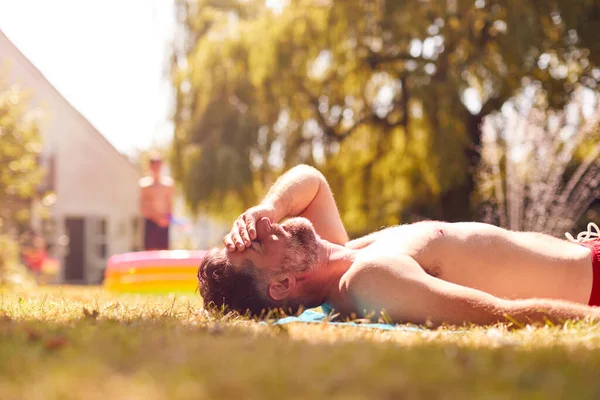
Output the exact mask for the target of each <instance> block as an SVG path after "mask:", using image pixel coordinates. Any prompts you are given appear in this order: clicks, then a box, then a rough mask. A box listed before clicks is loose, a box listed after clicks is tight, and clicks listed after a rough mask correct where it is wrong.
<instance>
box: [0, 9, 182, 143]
mask: <svg viewBox="0 0 600 400" xmlns="http://www.w3.org/2000/svg"><path fill="white" fill-rule="evenodd" d="M0 29H1V30H2V31H3V32H4V33H5V34H6V36H8V38H9V39H10V40H11V41H12V42H13V43H14V44H15V46H17V47H18V48H19V50H21V52H22V53H23V54H24V55H25V56H26V57H27V58H29V60H30V61H31V62H32V63H33V64H34V65H35V66H36V67H37V68H38V69H39V70H40V71H41V72H42V73H43V74H44V75H45V77H46V78H47V79H48V80H49V81H50V83H52V84H53V85H54V86H55V87H56V88H57V89H58V91H59V92H61V94H62V95H63V96H64V97H65V98H66V99H67V100H68V101H69V102H70V103H71V104H72V105H73V106H74V107H75V108H76V109H77V110H78V111H80V112H81V113H82V114H83V115H84V116H85V117H86V118H87V119H88V120H89V121H90V122H91V123H92V124H93V125H94V126H95V127H96V128H97V129H98V130H99V131H100V132H101V133H102V134H104V136H106V138H107V139H108V140H109V141H110V142H111V143H113V145H114V146H115V147H116V148H117V149H118V150H119V151H122V152H125V153H130V154H131V153H134V152H135V150H136V149H139V148H147V147H150V146H152V144H153V143H155V141H156V143H164V142H165V141H166V140H168V139H169V138H170V137H171V136H172V130H173V128H172V124H171V123H170V122H169V114H170V111H171V107H172V102H171V99H170V86H169V82H168V80H167V78H166V70H167V65H168V64H167V56H168V51H169V42H170V40H171V39H172V35H173V30H174V10H173V0H0Z"/></svg>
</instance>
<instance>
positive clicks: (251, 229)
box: [223, 204, 277, 252]
mask: <svg viewBox="0 0 600 400" xmlns="http://www.w3.org/2000/svg"><path fill="white" fill-rule="evenodd" d="M274 216H275V208H274V207H273V206H272V205H270V204H260V205H258V206H254V207H252V208H249V209H248V210H246V211H245V212H244V213H243V214H242V215H240V216H239V217H238V219H236V220H235V222H234V223H233V226H232V227H231V231H230V232H229V233H228V234H227V235H225V237H224V238H223V244H225V247H226V248H227V250H228V251H230V252H234V251H236V250H238V251H244V250H246V248H248V247H250V245H251V243H252V240H254V239H256V223H257V222H258V221H260V219H261V218H269V220H271V221H272V222H277V221H273V218H274Z"/></svg>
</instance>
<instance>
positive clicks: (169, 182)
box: [160, 176, 174, 187]
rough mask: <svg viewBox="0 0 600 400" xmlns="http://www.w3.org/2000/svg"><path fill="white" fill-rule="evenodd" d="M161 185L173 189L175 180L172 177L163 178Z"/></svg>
mask: <svg viewBox="0 0 600 400" xmlns="http://www.w3.org/2000/svg"><path fill="white" fill-rule="evenodd" d="M160 184H161V185H163V186H167V187H173V184H174V182H173V178H171V177H170V176H161V178H160Z"/></svg>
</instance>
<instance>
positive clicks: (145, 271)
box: [104, 250, 206, 293]
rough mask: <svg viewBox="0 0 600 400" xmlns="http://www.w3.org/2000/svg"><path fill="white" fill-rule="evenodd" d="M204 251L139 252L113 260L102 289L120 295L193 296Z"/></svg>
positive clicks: (116, 257)
mask: <svg viewBox="0 0 600 400" xmlns="http://www.w3.org/2000/svg"><path fill="white" fill-rule="evenodd" d="M205 254H206V251H204V250H198V251H188V250H162V251H140V252H136V253H125V254H118V255H115V256H112V257H110V258H109V259H108V263H107V267H106V271H105V272H104V288H105V289H107V290H110V291H113V292H122V293H173V292H178V293H193V292H194V291H195V290H196V287H197V285H198V279H197V278H196V274H197V273H198V267H199V266H200V262H201V261H202V258H204V255H205Z"/></svg>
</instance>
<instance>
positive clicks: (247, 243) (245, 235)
mask: <svg viewBox="0 0 600 400" xmlns="http://www.w3.org/2000/svg"><path fill="white" fill-rule="evenodd" d="M239 233H240V236H241V238H242V241H243V242H244V245H245V246H246V247H249V246H250V236H248V231H247V230H246V224H245V223H244V222H243V221H242V222H241V223H240V224H239Z"/></svg>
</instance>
